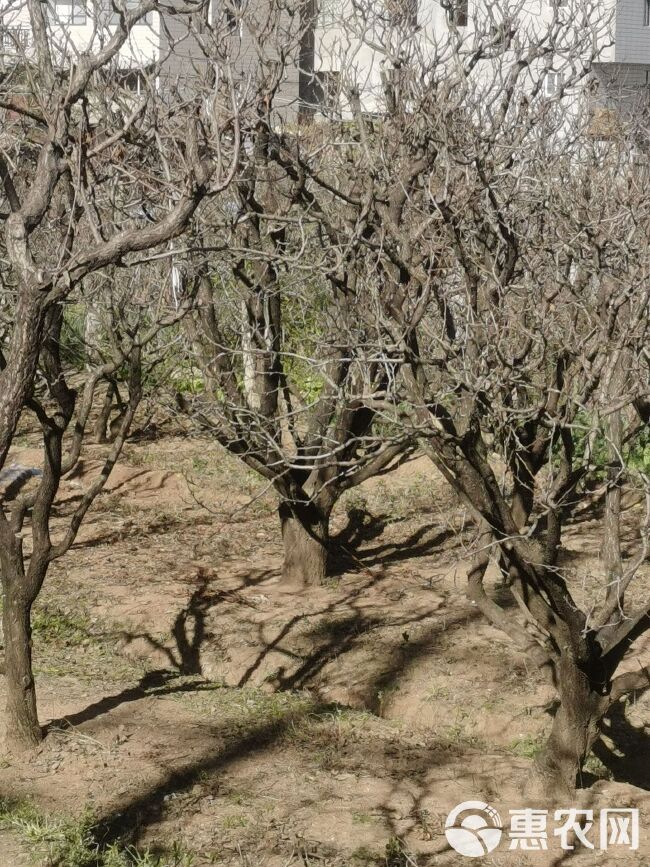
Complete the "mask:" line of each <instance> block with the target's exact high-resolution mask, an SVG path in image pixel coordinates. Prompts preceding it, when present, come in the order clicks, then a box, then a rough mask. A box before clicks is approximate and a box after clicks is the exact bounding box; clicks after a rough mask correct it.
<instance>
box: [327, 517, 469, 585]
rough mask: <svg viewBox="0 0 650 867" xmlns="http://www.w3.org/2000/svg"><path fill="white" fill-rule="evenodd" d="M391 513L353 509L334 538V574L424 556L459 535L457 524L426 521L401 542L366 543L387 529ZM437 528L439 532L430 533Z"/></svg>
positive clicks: (330, 560) (330, 563) (330, 562)
mask: <svg viewBox="0 0 650 867" xmlns="http://www.w3.org/2000/svg"><path fill="white" fill-rule="evenodd" d="M388 517H389V516H388V515H371V514H370V512H368V511H366V510H365V509H351V510H350V512H349V516H348V524H347V526H346V527H345V528H344V529H343V530H341V532H340V533H338V535H336V536H335V537H334V538H333V539H332V543H331V546H332V547H331V553H330V557H329V564H328V565H329V571H330V574H332V575H333V576H339V575H342V574H343V573H345V572H350V571H355V570H357V569H358V568H359V567H362V568H366V569H367V568H370V567H372V566H387V565H389V564H390V563H398V562H400V561H403V560H412V559H415V558H416V557H423V556H426V555H427V554H431V553H432V552H433V551H434V550H435V549H436V548H439V547H440V546H442V545H443V544H444V543H445V542H447V541H448V540H449V539H450V538H451V537H452V536H457V535H458V532H457V531H456V530H455V529H453V528H446V529H444V530H440V527H439V525H437V524H424V525H423V526H421V527H419V528H418V529H417V530H415V532H413V533H411V535H410V536H407V538H406V539H402V540H400V541H399V542H396V543H392V542H389V543H385V544H383V545H377V546H376V547H374V548H365V547H362V546H364V545H365V544H366V543H368V542H370V541H372V540H373V539H376V538H378V537H379V536H380V535H381V534H382V533H383V531H384V530H385V528H386V521H387V519H388ZM434 530H437V531H438V532H437V533H435V535H433V536H430V537H429V534H430V533H431V532H432V531H434ZM428 537H429V538H428Z"/></svg>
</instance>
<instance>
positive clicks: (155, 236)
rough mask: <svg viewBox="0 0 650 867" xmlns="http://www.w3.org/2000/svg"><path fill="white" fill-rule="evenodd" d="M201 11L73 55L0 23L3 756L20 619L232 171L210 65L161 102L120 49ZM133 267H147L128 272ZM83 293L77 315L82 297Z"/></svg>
mask: <svg viewBox="0 0 650 867" xmlns="http://www.w3.org/2000/svg"><path fill="white" fill-rule="evenodd" d="M89 8H90V7H89ZM92 8H93V10H95V7H94V6H93V7H92ZM202 9H203V5H202V4H201V3H193V2H187V3H184V2H178V3H176V2H170V3H169V4H167V3H158V2H154V0H143V2H142V3H139V4H135V5H134V4H131V3H129V4H124V3H120V2H118V0H116V2H115V3H114V4H112V11H110V10H109V11H110V16H109V18H108V19H107V20H104V21H100V20H98V21H97V22H96V26H95V27H94V28H91V31H92V34H91V36H89V37H87V38H86V41H85V42H84V43H82V44H77V43H75V41H74V39H73V37H72V33H71V30H70V28H69V27H67V25H68V24H69V21H65V20H64V19H62V18H61V16H60V15H59V14H58V13H59V11H60V6H59V5H58V4H57V6H56V9H55V10H54V11H52V10H51V9H50V8H49V7H48V6H47V5H46V4H44V3H40V2H36V0H27V2H26V3H24V4H13V5H12V7H11V9H10V10H9V11H10V12H11V14H12V15H13V16H14V25H13V27H14V31H16V30H17V29H18V28H20V29H22V30H24V31H25V32H26V34H27V38H26V39H25V40H22V39H20V40H16V41H15V44H14V45H13V49H14V50H13V51H12V52H10V55H7V56H3V63H2V71H1V74H0V114H1V120H0V123H1V131H0V179H1V181H2V193H1V194H0V223H1V224H2V240H1V242H0V281H1V283H0V291H1V302H0V316H1V317H2V326H1V331H0V334H1V343H0V470H1V469H2V467H3V466H4V465H5V462H6V461H7V460H8V459H10V456H11V450H12V443H13V441H14V437H15V434H16V430H17V429H18V427H19V425H20V424H21V423H22V422H23V420H25V418H26V417H27V416H32V417H33V418H34V419H35V420H36V423H37V425H38V428H39V429H40V433H41V439H42V463H41V466H40V467H39V468H38V469H40V473H41V474H40V476H39V479H38V481H37V483H36V486H35V488H34V490H33V491H29V490H26V491H25V492H24V493H23V494H21V495H20V496H18V497H17V498H15V499H12V500H10V501H7V502H2V503H0V506H1V508H0V572H1V576H2V587H3V600H4V607H3V624H4V641H5V666H4V668H5V677H6V685H7V696H8V699H7V701H8V706H7V711H8V715H7V742H8V745H9V747H10V748H13V749H17V748H20V747H26V746H27V747H28V746H31V745H34V744H36V743H37V742H38V741H39V740H40V738H41V728H40V726H39V721H38V716H37V710H36V692H35V685H34V677H33V673H32V664H31V629H30V612H31V608H32V605H33V603H34V601H35V599H36V598H37V596H38V594H39V591H40V589H41V587H42V585H43V581H44V579H45V577H46V574H47V571H48V568H49V566H50V564H51V563H52V561H53V560H55V559H56V558H58V557H60V556H62V555H63V554H64V553H66V552H67V551H69V549H70V547H71V545H72V543H73V542H74V539H75V536H76V534H77V531H78V529H79V526H80V524H81V522H82V520H83V518H84V516H85V514H86V512H87V510H88V508H89V507H90V505H91V504H92V501H93V499H94V498H95V497H96V496H97V494H98V493H99V492H100V491H101V489H102V487H103V485H104V483H105V481H106V479H107V477H108V474H109V473H110V471H111V468H112V466H113V464H114V463H115V461H116V459H117V456H118V455H119V452H120V449H121V446H122V444H123V442H124V439H125V437H126V436H127V434H128V432H129V428H130V425H131V422H132V420H133V417H134V414H135V411H136V409H137V406H138V403H139V400H140V397H141V394H142V388H143V383H142V380H143V376H144V375H145V373H146V368H147V365H148V363H149V361H148V359H149V358H150V356H149V355H148V352H149V350H148V349H147V347H148V346H149V345H151V344H152V342H153V345H155V344H156V341H157V340H158V335H159V334H160V330H161V328H162V327H163V326H164V325H166V324H169V323H171V322H175V321H176V320H177V319H178V318H179V317H180V316H181V315H182V313H183V312H184V309H185V307H186V306H187V302H188V301H189V300H191V290H190V291H188V293H187V297H186V298H180V299H179V298H175V299H174V298H173V295H172V293H171V292H170V288H169V280H170V266H169V262H170V249H169V244H170V242H171V241H172V240H173V239H174V238H176V237H178V236H179V235H180V234H181V233H182V232H183V231H184V229H185V228H186V226H187V225H188V223H189V222H190V220H191V219H192V217H193V215H194V214H195V212H196V210H197V207H198V206H199V205H200V203H201V201H202V200H203V199H204V198H205V197H206V196H209V195H215V194H217V193H218V192H219V191H220V190H222V189H224V188H225V187H227V186H228V185H229V183H230V182H231V181H232V178H233V176H234V174H235V172H236V167H237V159H238V153H239V114H240V112H241V111H242V110H243V105H244V98H243V97H241V96H237V95H236V94H235V90H234V86H233V84H232V80H231V79H230V78H229V73H228V69H229V67H228V64H227V58H226V59H225V60H224V63H223V67H222V75H221V77H220V79H219V81H216V79H215V76H214V72H213V69H212V67H210V66H209V65H206V66H205V69H204V71H205V75H204V76H203V77H202V78H201V77H200V76H199V71H197V72H196V75H197V78H196V81H195V91H194V98H192V99H188V98H187V96H184V97H182V96H180V95H178V94H177V92H176V91H175V90H174V88H173V87H171V86H169V87H167V88H165V89H161V88H160V86H159V82H160V76H159V74H158V73H160V71H161V70H160V68H158V66H157V64H158V62H159V60H160V58H156V57H153V58H144V57H140V56H139V55H138V54H137V52H136V53H134V50H133V47H132V46H133V44H134V43H135V42H137V40H136V39H135V31H136V29H137V28H138V27H141V26H144V25H143V22H144V21H145V19H146V20H147V21H148V20H149V19H150V17H151V16H152V15H154V14H156V15H158V14H160V15H161V16H163V17H164V15H165V14H172V13H173V14H174V15H176V17H182V16H184V15H186V16H190V17H191V16H192V15H195V16H196V15H200V14H201V10H202ZM95 11H96V10H95ZM91 12H92V10H91V11H89V12H88V14H89V15H90V14H91ZM146 16H148V17H147V18H146ZM6 23H7V22H6V21H3V26H4V25H5V24H6ZM14 31H12V32H14ZM145 41H146V40H145ZM8 44H9V43H8V41H7V40H4V41H3V46H5V47H6V46H7V45H8ZM166 56H167V55H166ZM208 97H209V98H208ZM146 251H150V252H149V253H147V252H146ZM172 252H173V251H172ZM145 253H146V256H149V257H150V258H152V261H151V264H150V265H149V266H145V264H143V263H142V259H143V257H145V258H146V256H145ZM136 260H137V261H139V262H140V266H139V270H138V269H137V268H135V264H136ZM156 263H158V265H157V264H156ZM161 263H162V264H163V265H164V267H162V265H161ZM134 268H135V270H134ZM127 271H128V275H129V276H124V275H125V274H126V272H127ZM91 277H92V280H91ZM91 289H92V293H93V297H92V301H91V300H90V297H89V295H88V294H84V293H88V292H90V290H91ZM72 305H78V306H81V307H84V306H91V307H92V308H93V310H94V313H95V314H97V316H98V319H99V322H100V325H99V326H97V327H96V328H95V329H94V333H95V335H96V337H97V341H96V344H95V346H94V351H93V352H92V353H90V354H89V356H88V365H87V366H86V368H85V372H84V373H83V375H81V374H78V375H77V377H76V379H75V382H74V387H73V385H71V384H70V381H69V372H70V371H69V366H67V365H66V361H65V358H64V357H63V355H62V346H63V345H64V343H65V341H64V340H63V338H62V333H63V331H64V327H65V321H66V315H67V312H66V311H67V310H68V309H69V308H70V307H71V306H72ZM79 376H81V379H79ZM118 380H120V381H121V382H122V383H123V394H124V398H123V404H122V406H121V413H120V418H119V422H118V423H117V424H116V425H114V429H113V437H112V439H113V442H112V443H111V444H110V447H109V448H108V450H107V452H106V459H105V464H104V467H103V469H102V470H101V472H100V473H99V474H98V476H97V477H96V478H95V479H94V480H92V481H91V482H90V484H89V485H88V487H87V488H86V489H85V491H84V492H83V494H82V495H81V497H80V499H79V501H78V503H77V505H76V507H75V509H74V510H73V512H72V513H71V514H70V515H68V517H67V519H66V521H65V524H64V526H63V528H61V525H60V524H59V525H57V530H56V533H55V535H53V530H52V515H53V505H54V503H55V498H56V495H57V491H58V488H59V484H60V481H61V478H62V475H64V474H65V473H66V472H68V471H69V470H71V469H72V468H73V467H74V466H75V464H76V462H77V460H78V459H79V456H80V453H81V448H82V444H83V440H84V436H85V434H86V431H87V429H88V422H89V418H90V415H91V412H92V413H94V409H93V405H94V403H95V402H96V400H97V399H98V396H100V393H101V392H102V390H103V384H105V383H111V382H112V383H113V384H115V383H116V382H117V381H118ZM102 399H103V396H102Z"/></svg>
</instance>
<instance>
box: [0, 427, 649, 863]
mask: <svg viewBox="0 0 650 867" xmlns="http://www.w3.org/2000/svg"><path fill="white" fill-rule="evenodd" d="M28 446H29V443H28V442H26V443H25V444H24V447H23V448H21V449H18V450H16V453H15V455H14V457H15V458H16V459H18V460H23V461H29V460H34V459H37V453H36V452H34V451H32V450H31V449H30V448H29V447H28ZM95 457H97V456H93V454H92V451H91V453H90V454H89V456H88V457H87V459H86V460H85V461H84V464H83V466H82V467H81V468H80V470H79V472H78V473H76V474H75V477H74V478H71V479H68V480H66V482H65V483H64V484H63V486H62V491H61V497H60V502H59V504H58V509H59V513H60V522H61V526H62V525H63V521H64V518H65V514H66V512H67V511H69V509H70V508H71V507H72V505H73V504H74V502H75V498H76V497H78V496H79V493H80V491H81V490H82V488H83V484H84V481H85V479H86V478H87V477H89V476H90V475H91V474H92V472H93V470H94V469H96V467H97V466H98V462H97V460H95V459H94V458H95ZM333 523H334V532H335V534H337V556H336V558H335V569H334V575H333V576H332V578H331V579H330V580H329V581H328V583H327V584H326V585H324V586H323V587H319V588H313V589H310V590H309V591H307V592H300V593H299V592H296V590H295V589H293V590H292V589H291V588H287V587H285V586H283V584H282V582H281V580H280V574H279V569H280V565H281V553H282V552H281V548H280V543H279V532H278V525H277V519H276V516H275V510H274V503H273V498H272V496H271V495H270V494H269V493H268V492H267V491H265V490H264V488H263V486H262V485H261V484H260V483H259V482H258V480H257V479H256V478H255V477H253V476H252V475H250V474H248V473H247V472H245V471H243V470H242V469H241V468H240V467H239V466H238V465H237V464H236V463H235V462H234V461H233V460H232V459H231V458H229V457H228V456H225V455H224V454H223V453H222V451H221V450H220V449H219V448H218V447H216V446H214V445H213V444H211V443H206V442H196V441H190V440H185V439H183V438H172V437H168V438H165V439H161V440H159V441H157V442H155V443H130V444H129V445H128V446H127V448H126V450H125V453H124V456H123V461H122V463H121V464H120V466H119V467H118V468H117V469H116V471H115V473H114V475H113V477H112V478H111V480H110V483H109V485H108V488H107V491H106V492H105V493H104V494H103V495H102V496H101V498H100V499H99V501H98V502H97V505H96V508H95V509H94V511H93V512H92V514H91V515H90V516H89V518H88V520H87V522H86V523H85V525H84V527H83V528H82V531H81V532H80V535H79V538H78V541H77V543H76V545H75V547H74V549H73V551H72V552H71V553H70V554H69V556H67V557H66V558H64V559H63V560H62V561H60V562H58V563H57V564H56V565H55V567H54V568H53V570H52V574H51V576H50V579H49V582H48V585H47V587H46V589H45V591H44V593H43V595H42V598H41V600H39V603H38V607H37V610H36V612H35V655H36V671H37V683H38V691H39V707H40V714H41V719H42V721H43V722H44V723H47V724H48V725H49V735H48V737H47V738H46V740H45V741H44V743H43V745H42V746H41V748H40V749H39V750H38V752H37V754H36V755H34V756H26V757H24V758H21V759H13V758H8V757H7V758H6V759H5V760H3V761H1V762H0V795H2V796H3V797H5V798H6V797H8V796H10V797H12V798H25V799H28V800H30V801H31V802H33V803H34V804H35V805H37V806H38V808H39V809H41V810H43V811H45V812H46V813H48V814H50V813H51V814H52V815H63V814H65V815H75V816H80V815H81V814H83V812H84V811H85V810H86V811H91V812H92V816H93V821H94V822H95V833H96V836H97V839H98V841H99V843H100V845H101V846H102V847H107V846H110V844H111V843H112V842H114V841H116V840H120V841H122V842H124V843H125V844H126V843H133V844H135V845H137V846H138V847H140V848H141V849H144V848H146V847H147V846H148V847H150V848H151V850H152V851H153V852H159V853H165V852H166V853H167V854H163V855H162V856H161V858H162V860H161V864H170V865H172V864H175V863H180V862H179V861H174V860H173V856H172V855H170V854H169V852H170V851H171V847H172V845H173V844H176V846H177V850H176V851H177V852H178V851H181V849H182V851H183V852H185V853H188V854H187V857H188V858H189V857H190V854H191V855H192V856H193V858H194V860H192V861H191V863H192V864H193V865H203V864H233V865H251V867H252V865H255V867H285V865H287V867H288V865H294V864H295V865H321V867H322V865H331V867H339V865H348V864H349V865H359V867H361V865H387V867H408V865H412V864H416V865H419V867H423V865H433V864H435V865H456V864H463V863H481V864H486V865H501V864H503V865H506V864H507V865H510V864H513V865H514V864H517V865H529V864H530V865H539V867H542V865H544V867H546V865H560V864H571V865H573V864H575V865H582V864H585V865H586V864H602V865H609V864H613V863H617V864H619V863H620V864H629V865H637V864H638V865H641V864H648V863H650V836H649V835H650V799H649V796H648V788H649V786H650V762H649V758H650V757H649V756H648V752H647V736H646V734H645V728H644V726H645V723H646V722H647V719H648V701H647V699H646V698H642V699H640V700H639V701H638V702H637V703H636V704H634V705H633V706H628V707H626V708H625V709H624V713H622V714H620V715H619V718H617V719H616V720H614V721H613V722H612V727H611V731H610V734H611V735H612V738H605V739H604V740H603V743H602V744H601V745H600V746H599V749H598V757H591V759H590V760H589V763H588V768H589V774H588V775H586V777H585V780H584V785H585V788H583V789H582V790H580V792H579V796H578V799H577V802H576V803H575V804H566V805H564V804H563V805H552V806H555V807H558V806H561V807H570V806H576V807H578V806H583V807H585V808H591V809H594V810H596V811H598V810H599V809H602V808H604V807H622V806H625V807H638V808H639V809H640V811H641V828H642V831H641V845H640V849H639V851H638V852H636V853H633V852H630V851H629V850H627V849H624V848H623V847H618V848H615V849H614V848H613V849H610V850H609V851H607V852H602V853H600V852H592V851H588V850H587V851H585V850H582V851H580V850H576V851H575V852H574V853H563V852H562V851H561V849H560V848H559V844H558V840H557V839H553V838H551V839H550V840H549V851H548V852H546V853H545V852H536V851H530V852H520V851H516V852H512V853H509V852H508V843H507V841H503V842H502V843H501V846H500V847H499V848H498V849H497V850H496V851H495V852H493V853H492V854H490V855H487V856H486V857H484V858H481V859H467V858H465V857H463V856H461V855H459V854H457V853H455V852H454V851H453V850H451V849H450V847H449V845H448V843H447V841H446V838H445V835H444V822H445V818H446V816H447V814H448V812H449V811H450V810H451V808H452V807H454V806H455V805H456V804H457V803H459V802H461V801H465V800H482V801H486V802H488V803H490V804H491V805H492V806H494V807H495V808H496V809H497V810H498V811H499V813H500V814H501V816H502V817H504V818H506V819H507V817H508V811H509V810H510V809H522V808H524V807H527V806H528V807H540V806H546V807H548V806H549V805H542V804H540V802H539V800H537V801H535V800H534V799H533V800H531V797H530V785H529V783H530V780H531V770H532V764H533V760H534V756H535V754H536V753H537V752H538V751H539V749H540V747H541V744H542V743H543V740H544V737H545V733H547V732H548V729H549V726H550V722H551V717H550V715H549V713H548V709H549V703H550V701H551V699H552V698H553V694H552V692H550V691H549V689H548V687H547V686H546V685H545V684H544V683H543V681H542V680H541V678H540V676H539V675H538V673H537V672H535V671H534V670H530V669H529V668H528V667H527V665H526V662H525V660H524V659H523V658H519V657H518V656H517V654H515V653H513V650H512V648H511V646H510V644H509V642H508V639H507V638H506V637H505V636H504V635H502V634H501V633H499V632H498V631H497V630H495V629H493V628H491V627H490V626H489V625H488V624H487V623H486V622H485V621H484V620H483V619H482V618H481V617H480V616H479V615H478V612H477V611H476V610H475V609H474V608H473V606H472V605H471V604H469V603H468V601H467V600H466V598H465V596H464V576H465V572H466V568H467V557H468V556H469V553H468V552H469V551H470V549H471V544H472V531H471V528H470V527H469V525H468V522H467V516H466V515H465V514H464V511H463V509H462V508H461V507H460V506H459V504H458V503H457V502H456V501H455V500H454V498H453V497H452V496H451V495H450V493H449V492H448V491H447V489H446V488H445V486H444V485H443V483H442V481H441V479H440V478H439V477H438V476H437V475H436V473H435V471H434V470H433V468H432V466H431V465H430V464H429V463H428V462H427V461H426V460H425V459H419V460H417V461H415V462H412V463H411V464H408V465H407V466H405V467H403V468H401V469H400V470H399V471H398V473H397V474H394V475H392V476H390V477H386V478H384V479H379V480H377V479H375V480H373V481H372V482H369V483H367V484H366V485H364V486H363V487H362V488H361V489H359V490H357V491H354V492H351V494H350V495H348V497H347V498H346V500H345V501H344V502H343V503H342V504H341V506H340V507H339V508H338V510H337V512H336V514H335V517H334V522H333ZM597 532H598V530H597V525H596V524H595V523H594V524H590V523H589V522H583V523H581V524H580V525H575V526H572V527H570V528H569V530H568V532H567V535H566V555H565V566H566V568H567V569H568V570H570V574H571V580H572V581H574V582H575V585H576V588H579V587H580V585H581V583H584V582H585V581H586V580H588V576H589V575H590V574H591V566H592V565H593V557H594V556H595V552H597V550H598V545H597ZM491 590H492V592H494V593H496V594H498V593H499V587H498V581H497V578H496V576H495V575H493V576H492V580H491ZM647 650H648V647H647V642H646V646H644V647H642V648H640V649H638V650H637V651H636V652H635V654H633V655H632V656H631V658H630V660H628V661H627V663H626V664H627V665H628V666H636V665H638V662H637V661H636V659H637V656H638V655H643V654H644V653H645V654H647ZM2 689H3V684H2V683H0V692H1V691H2ZM1 702H2V696H0V703H1ZM644 751H645V752H644ZM21 839H22V838H21ZM179 847H180V848H179ZM29 849H30V847H29V845H27V844H26V843H25V841H24V839H22V842H20V841H19V837H18V836H17V835H16V834H15V833H13V832H12V831H11V828H10V827H9V829H8V830H7V829H6V828H5V829H4V830H2V831H1V832H0V867H2V865H7V867H14V865H21V864H22V863H28V856H32V857H33V858H34V859H36V863H43V864H45V863H48V862H47V859H45V860H43V857H44V856H42V855H40V854H39V853H38V852H37V851H36V850H35V849H34V848H33V849H32V851H31V852H30V851H29ZM569 856H571V857H569ZM39 858H40V861H39ZM188 863H189V862H188Z"/></svg>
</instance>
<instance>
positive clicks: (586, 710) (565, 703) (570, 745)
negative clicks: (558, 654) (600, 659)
mask: <svg viewBox="0 0 650 867" xmlns="http://www.w3.org/2000/svg"><path fill="white" fill-rule="evenodd" d="M558 674H559V691H560V706H559V708H558V710H557V713H556V715H555V719H554V720H553V727H552V729H551V734H550V736H549V739H548V742H547V744H546V747H545V749H544V752H543V754H542V755H541V757H540V759H539V761H538V769H539V771H540V773H541V775H542V780H543V784H544V789H545V791H546V793H547V794H548V795H549V796H551V797H553V796H562V795H567V794H573V792H574V791H575V788H576V783H577V781H578V779H579V775H580V771H581V769H582V764H583V762H584V760H585V759H586V757H587V755H588V753H589V751H590V750H591V747H592V746H593V744H594V742H595V741H596V739H597V737H598V733H599V730H600V722H601V719H602V716H603V713H604V712H605V710H606V708H607V699H606V696H604V695H603V694H602V693H601V692H600V691H598V689H597V688H596V687H595V685H594V683H593V682H592V681H590V679H589V678H588V677H587V675H586V674H585V673H584V672H583V671H581V670H580V668H578V666H577V665H576V663H575V661H574V660H572V659H567V658H563V659H562V660H561V662H560V665H559V669H558Z"/></svg>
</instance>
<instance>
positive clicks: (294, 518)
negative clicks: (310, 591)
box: [278, 502, 330, 586]
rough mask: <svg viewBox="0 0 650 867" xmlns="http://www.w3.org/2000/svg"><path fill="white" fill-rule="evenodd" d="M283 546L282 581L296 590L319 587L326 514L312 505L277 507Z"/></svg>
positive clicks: (325, 544)
mask: <svg viewBox="0 0 650 867" xmlns="http://www.w3.org/2000/svg"><path fill="white" fill-rule="evenodd" d="M278 511H279V515H280V525H281V527H282V542H283V544H284V565H283V567H282V577H283V579H284V581H285V582H286V583H289V584H298V585H300V586H310V585H311V586H315V585H318V584H321V583H322V582H323V580H324V579H325V576H326V575H327V557H328V544H329V517H330V512H329V510H323V509H320V508H319V507H318V506H316V505H315V504H313V503H307V504H302V503H287V502H283V503H280V507H279V510H278Z"/></svg>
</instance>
